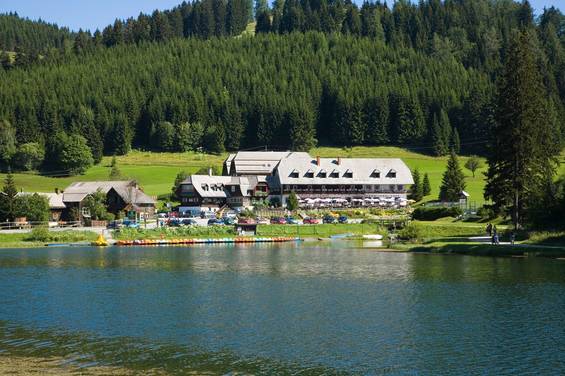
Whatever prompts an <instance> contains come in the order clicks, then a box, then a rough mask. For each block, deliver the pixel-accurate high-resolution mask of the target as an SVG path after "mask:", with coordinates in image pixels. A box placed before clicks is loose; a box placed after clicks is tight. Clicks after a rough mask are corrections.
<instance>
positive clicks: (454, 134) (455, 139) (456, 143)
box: [449, 128, 461, 154]
mask: <svg viewBox="0 0 565 376" xmlns="http://www.w3.org/2000/svg"><path fill="white" fill-rule="evenodd" d="M449 148H450V149H451V150H453V151H454V152H455V154H459V153H460V152H461V140H460V139H459V132H458V131H457V128H453V130H452V131H451V139H450V141H449Z"/></svg>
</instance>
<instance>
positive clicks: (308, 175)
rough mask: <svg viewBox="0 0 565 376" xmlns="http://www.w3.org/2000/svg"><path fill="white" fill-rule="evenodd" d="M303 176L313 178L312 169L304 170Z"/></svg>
mask: <svg viewBox="0 0 565 376" xmlns="http://www.w3.org/2000/svg"><path fill="white" fill-rule="evenodd" d="M304 177H305V178H310V179H313V178H314V171H312V170H308V172H306V173H305V174H304Z"/></svg>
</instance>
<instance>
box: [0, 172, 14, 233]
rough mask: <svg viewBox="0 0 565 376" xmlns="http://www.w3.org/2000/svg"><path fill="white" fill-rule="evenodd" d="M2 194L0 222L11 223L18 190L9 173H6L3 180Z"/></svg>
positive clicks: (0, 197) (0, 195)
mask: <svg viewBox="0 0 565 376" xmlns="http://www.w3.org/2000/svg"><path fill="white" fill-rule="evenodd" d="M2 193H3V194H0V221H2V222H5V221H8V222H13V221H14V219H15V217H16V207H15V200H16V195H17V194H18V189H17V188H16V183H15V182H14V177H13V176H12V173H11V172H10V171H8V175H6V178H5V179H4V187H3V188H2Z"/></svg>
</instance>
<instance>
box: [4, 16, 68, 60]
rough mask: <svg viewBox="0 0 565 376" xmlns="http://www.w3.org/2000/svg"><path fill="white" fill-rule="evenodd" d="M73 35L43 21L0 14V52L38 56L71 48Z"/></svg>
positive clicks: (66, 30)
mask: <svg viewBox="0 0 565 376" xmlns="http://www.w3.org/2000/svg"><path fill="white" fill-rule="evenodd" d="M73 41H74V34H73V33H71V32H70V31H69V30H68V29H66V28H59V27H58V26H57V25H54V24H50V23H47V22H44V21H41V20H39V21H31V20H28V19H24V18H21V17H19V16H18V14H17V13H7V14H0V51H13V52H16V51H22V52H23V51H25V52H26V53H28V54H35V55H38V54H40V53H42V54H44V53H47V52H48V51H49V50H50V49H62V48H64V47H65V45H67V46H72V43H73Z"/></svg>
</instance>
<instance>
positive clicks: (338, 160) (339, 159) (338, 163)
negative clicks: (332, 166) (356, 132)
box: [337, 157, 341, 166]
mask: <svg viewBox="0 0 565 376" xmlns="http://www.w3.org/2000/svg"><path fill="white" fill-rule="evenodd" d="M337 165H338V166H339V165H341V157H337Z"/></svg>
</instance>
